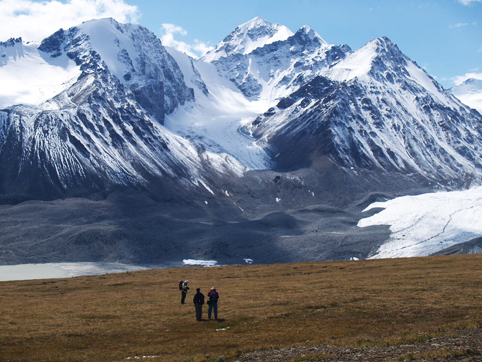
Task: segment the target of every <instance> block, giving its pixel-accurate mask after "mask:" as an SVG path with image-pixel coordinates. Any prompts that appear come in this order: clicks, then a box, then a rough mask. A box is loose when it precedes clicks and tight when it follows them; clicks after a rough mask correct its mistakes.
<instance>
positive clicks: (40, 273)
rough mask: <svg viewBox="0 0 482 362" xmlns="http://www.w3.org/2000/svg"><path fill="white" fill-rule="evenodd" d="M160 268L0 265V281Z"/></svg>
mask: <svg viewBox="0 0 482 362" xmlns="http://www.w3.org/2000/svg"><path fill="white" fill-rule="evenodd" d="M160 268H165V266H163V265H149V266H146V265H133V264H120V263H93V262H83V263H47V264H20V265H0V281H8V280H30V279H51V278H70V277H78V276H83V275H102V274H109V273H124V272H128V271H138V270H147V269H160Z"/></svg>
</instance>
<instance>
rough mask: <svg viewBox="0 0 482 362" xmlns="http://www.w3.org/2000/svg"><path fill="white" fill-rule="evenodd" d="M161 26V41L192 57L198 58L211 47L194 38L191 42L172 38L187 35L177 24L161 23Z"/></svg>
mask: <svg viewBox="0 0 482 362" xmlns="http://www.w3.org/2000/svg"><path fill="white" fill-rule="evenodd" d="M161 26H162V27H161V42H162V45H164V46H168V47H171V48H174V49H176V50H179V51H181V52H183V53H186V54H187V55H189V56H191V57H193V58H199V57H201V56H203V55H204V54H206V53H207V52H208V51H209V50H210V49H212V47H210V46H209V45H208V44H206V43H204V42H202V41H200V40H198V39H194V43H193V44H188V43H186V42H184V41H181V40H176V39H174V36H175V35H182V36H186V35H187V31H186V30H184V29H183V28H182V27H180V26H178V25H174V24H162V25H161Z"/></svg>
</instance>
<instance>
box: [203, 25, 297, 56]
mask: <svg viewBox="0 0 482 362" xmlns="http://www.w3.org/2000/svg"><path fill="white" fill-rule="evenodd" d="M292 35H293V32H292V31H291V30H290V29H288V28H287V27H286V26H284V25H280V24H276V23H272V22H270V21H268V20H265V19H262V18H259V17H256V18H254V19H252V20H250V21H248V22H246V23H244V24H242V25H240V26H238V27H237V28H236V29H234V31H233V32H232V33H231V34H229V35H228V36H227V37H226V38H224V40H223V41H222V42H220V43H219V44H218V45H217V46H216V48H215V49H214V50H212V51H210V52H208V53H207V54H206V55H205V56H204V57H203V60H205V61H208V62H212V61H214V60H218V59H219V58H222V57H226V56H228V55H231V54H236V53H238V54H249V53H251V52H252V51H253V50H255V49H257V48H261V47H263V46H265V45H267V44H271V43H274V42H276V41H280V40H286V39H288V38H289V37H290V36H292Z"/></svg>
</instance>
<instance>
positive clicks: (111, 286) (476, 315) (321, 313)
mask: <svg viewBox="0 0 482 362" xmlns="http://www.w3.org/2000/svg"><path fill="white" fill-rule="evenodd" d="M180 279H189V280H190V281H191V284H190V286H191V290H190V292H189V293H188V298H187V301H188V304H186V305H184V306H181V305H180V302H179V301H180V293H179V290H178V287H177V283H178V281H179V280H180ZM213 285H215V286H216V287H217V288H218V291H219V292H220V296H221V299H220V304H219V317H220V320H219V321H205V322H196V320H195V315H194V308H193V305H192V297H193V295H194V290H195V288H196V287H197V286H199V287H201V288H202V291H203V292H204V293H205V294H207V292H208V290H209V288H210V287H211V286H213ZM481 297H482V255H464V256H450V257H429V258H413V259H388V260H377V261H376V260H372V261H356V262H329V263H314V262H313V263H298V264H278V265H248V266H223V267H217V268H179V269H160V270H149V271H142V272H135V273H122V274H111V275H105V276H95V277H79V278H71V279H57V280H35V281H19V282H2V283H0V325H1V329H0V360H1V361H29V362H32V361H69V362H74V361H103V362H105V361H126V360H129V359H130V360H134V358H135V357H143V356H158V357H156V358H153V359H144V360H154V361H156V360H158V361H183V360H188V361H206V360H215V359H216V357H217V356H221V355H223V356H225V357H226V359H229V358H233V357H235V356H237V355H239V354H240V353H242V352H245V351H250V350H257V349H269V348H279V347H289V346H297V345H315V344H320V343H324V344H342V345H352V346H365V345H388V344H403V343H414V342H417V341H421V340H426V339H428V338H430V337H431V336H434V335H437V332H438V331H441V330H447V329H452V328H459V327H467V326H481V325H482V314H481V311H482V304H481V303H480V301H481V300H482V298H481ZM204 313H205V314H204V318H207V306H205V310H204Z"/></svg>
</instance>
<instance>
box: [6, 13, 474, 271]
mask: <svg viewBox="0 0 482 362" xmlns="http://www.w3.org/2000/svg"><path fill="white" fill-rule="evenodd" d="M0 54H1V57H0V75H5V78H4V79H5V80H6V83H5V86H3V87H2V89H1V90H0V105H1V107H3V108H4V109H3V110H0V200H1V201H2V204H4V206H2V208H3V209H1V210H0V212H2V213H3V218H2V220H3V221H2V223H3V230H5V233H4V235H3V236H2V237H0V261H1V262H3V263H16V262H25V261H39V260H41V261H89V260H106V261H116V260H120V261H127V262H150V263H152V262H159V263H161V262H162V263H166V262H173V263H176V262H179V260H182V259H183V258H200V259H209V258H215V259H217V260H219V261H220V262H229V263H232V262H239V261H240V260H242V259H243V258H253V259H255V260H256V261H257V262H280V261H295V260H326V259H346V258H351V257H357V258H365V257H367V256H369V255H370V253H372V252H373V250H374V248H377V247H378V245H379V244H380V243H383V242H384V241H385V240H387V238H388V235H389V231H388V228H387V227H384V226H373V227H368V228H363V230H362V229H361V228H358V227H357V222H358V220H359V219H360V218H361V217H362V216H363V215H362V213H361V211H362V210H363V209H364V207H366V206H368V204H369V203H370V202H373V201H376V200H381V199H384V198H391V197H393V196H396V195H403V194H410V193H420V192H428V191H433V190H437V189H453V188H462V187H466V186H468V185H470V184H475V183H480V180H481V177H482V170H481V165H480V159H481V149H480V144H481V137H482V129H481V125H482V116H481V115H480V114H479V113H478V112H477V111H475V110H473V109H470V108H469V107H467V106H465V105H464V104H463V103H461V102H460V101H459V100H458V99H457V98H455V97H454V96H453V95H452V94H451V93H450V92H447V91H445V90H444V89H443V88H442V87H441V86H440V85H439V84H438V83H437V82H436V81H435V80H434V79H432V78H431V77H430V76H429V75H427V74H426V73H425V71H423V70H422V69H420V68H419V67H418V66H417V64H416V63H415V62H413V61H412V60H410V59H409V58H408V57H407V56H405V55H404V54H403V53H402V51H401V50H400V49H398V47H397V46H396V45H395V44H394V43H392V42H391V41H390V40H389V39H387V38H379V39H375V40H373V41H371V42H369V43H368V44H367V45H365V46H364V47H362V48H360V49H358V50H356V51H352V50H351V49H350V47H349V46H347V45H341V46H337V45H330V44H328V43H327V42H326V41H325V40H323V39H322V38H321V37H320V35H318V34H317V33H316V32H315V31H314V30H312V29H310V28H309V27H307V26H304V27H302V28H301V29H299V30H298V31H297V32H295V33H293V32H291V31H290V30H289V29H287V28H286V27H284V26H282V25H279V24H274V23H270V22H268V21H266V20H263V19H259V18H255V19H253V20H252V21H250V22H248V23H246V24H243V25H241V26H239V27H238V28H236V29H235V30H234V31H233V33H231V34H230V35H228V36H227V37H226V38H225V39H224V40H223V41H222V42H221V43H220V44H219V45H218V46H217V47H216V48H215V49H214V50H212V51H211V52H210V53H208V54H206V56H204V57H203V58H202V59H197V60H196V59H192V58H190V57H188V56H187V55H185V54H182V53H179V52H177V51H175V50H174V49H166V48H164V47H163V46H162V44H161V42H160V40H159V39H157V38H156V37H155V35H154V34H152V33H151V32H150V31H148V30H147V29H145V28H143V27H141V26H138V25H132V24H119V23H117V22H116V21H115V20H112V19H102V20H93V21H89V22H86V23H84V24H82V25H79V26H77V27H74V28H71V29H69V30H59V31H58V32H56V33H55V34H53V35H52V36H50V37H49V38H47V39H45V40H44V41H42V42H41V43H40V44H27V43H24V42H23V41H22V40H21V39H11V40H9V41H7V42H5V43H0ZM72 197H76V198H75V199H73V198H72ZM61 199H62V200H61ZM25 200H30V201H28V202H27V203H25V202H23V203H20V202H21V201H25ZM39 200H40V201H39ZM46 201H47V202H46ZM68 210H70V211H68ZM67 211H68V212H67ZM65 215H70V216H69V217H65ZM74 215H78V217H75V216H74ZM19 224H23V225H28V227H27V228H24V229H21V230H19V229H18V228H16V227H15V226H16V225H19ZM52 225H55V227H53V226H52Z"/></svg>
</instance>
